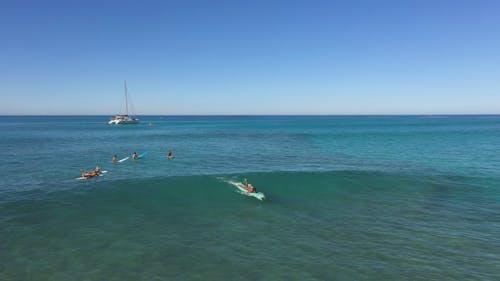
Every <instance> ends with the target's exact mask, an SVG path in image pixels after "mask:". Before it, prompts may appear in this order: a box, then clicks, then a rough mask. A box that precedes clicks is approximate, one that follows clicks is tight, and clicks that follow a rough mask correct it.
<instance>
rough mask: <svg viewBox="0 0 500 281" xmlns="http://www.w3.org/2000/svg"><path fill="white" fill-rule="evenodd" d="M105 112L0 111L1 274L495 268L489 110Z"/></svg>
mask: <svg viewBox="0 0 500 281" xmlns="http://www.w3.org/2000/svg"><path fill="white" fill-rule="evenodd" d="M108 118H109V117H107V116H1V117H0V147H1V148H2V152H3V156H4V157H3V161H2V162H1V164H0V165H1V170H2V171H3V172H4V176H3V177H1V178H0V241H1V243H0V280H30V279H32V280H85V279H88V280H168V279H170V280H255V279H257V280H332V279H340V280H402V279H409V280H429V279H432V280H457V279H468V280H495V279H497V278H498V276H500V266H499V261H500V247H499V246H498V245H500V238H499V237H500V184H499V182H500V161H499V156H500V116H163V117H161V116H143V117H141V123H140V124H138V125H129V126H111V125H108V124H107V122H106V121H107V119H108ZM168 150H172V151H173V152H174V154H175V159H173V160H168V159H167V158H166V153H167V152H168ZM134 151H136V152H137V153H141V152H145V151H148V152H149V154H148V156H147V157H145V158H144V159H141V160H137V161H133V160H128V161H125V162H124V163H121V164H112V163H111V158H112V156H113V155H114V154H117V155H118V158H123V157H126V156H129V155H131V153H132V152H134ZM96 165H99V166H100V167H101V168H102V169H103V170H107V171H108V173H107V174H106V175H105V176H102V177H98V178H93V179H89V180H86V181H80V180H75V178H76V177H79V176H80V172H81V170H83V169H85V170H89V169H92V168H94V167H95V166H96ZM243 177H247V178H248V179H249V180H250V182H252V183H253V185H254V186H256V187H257V188H258V190H259V191H261V192H263V193H265V194H266V197H267V200H265V201H264V202H260V201H257V200H255V199H254V198H251V197H246V196H242V195H240V194H238V193H236V192H235V189H234V187H233V186H232V185H230V184H228V183H227V182H228V181H229V180H242V179H243Z"/></svg>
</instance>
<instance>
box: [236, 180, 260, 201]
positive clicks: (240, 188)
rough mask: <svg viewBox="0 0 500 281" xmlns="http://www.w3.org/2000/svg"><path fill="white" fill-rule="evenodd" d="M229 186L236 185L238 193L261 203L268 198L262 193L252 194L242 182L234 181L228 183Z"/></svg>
mask: <svg viewBox="0 0 500 281" xmlns="http://www.w3.org/2000/svg"><path fill="white" fill-rule="evenodd" d="M228 183H229V184H231V185H234V186H235V187H236V188H237V191H238V193H240V194H243V195H246V196H251V197H255V198H257V199H259V200H260V201H263V200H264V199H265V198H266V196H265V195H264V193H262V192H250V191H248V190H246V189H245V185H244V184H242V183H241V182H234V181H228Z"/></svg>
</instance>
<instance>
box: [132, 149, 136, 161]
mask: <svg viewBox="0 0 500 281" xmlns="http://www.w3.org/2000/svg"><path fill="white" fill-rule="evenodd" d="M132 159H134V160H135V159H137V153H136V152H135V151H134V153H132Z"/></svg>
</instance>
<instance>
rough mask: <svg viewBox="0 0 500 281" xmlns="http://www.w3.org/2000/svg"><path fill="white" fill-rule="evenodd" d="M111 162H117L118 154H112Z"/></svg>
mask: <svg viewBox="0 0 500 281" xmlns="http://www.w3.org/2000/svg"><path fill="white" fill-rule="evenodd" d="M111 162H112V163H117V162H118V156H116V154H115V155H113V159H111Z"/></svg>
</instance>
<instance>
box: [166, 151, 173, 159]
mask: <svg viewBox="0 0 500 281" xmlns="http://www.w3.org/2000/svg"><path fill="white" fill-rule="evenodd" d="M167 157H168V159H172V158H174V154H173V153H172V150H169V151H168V154H167Z"/></svg>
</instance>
